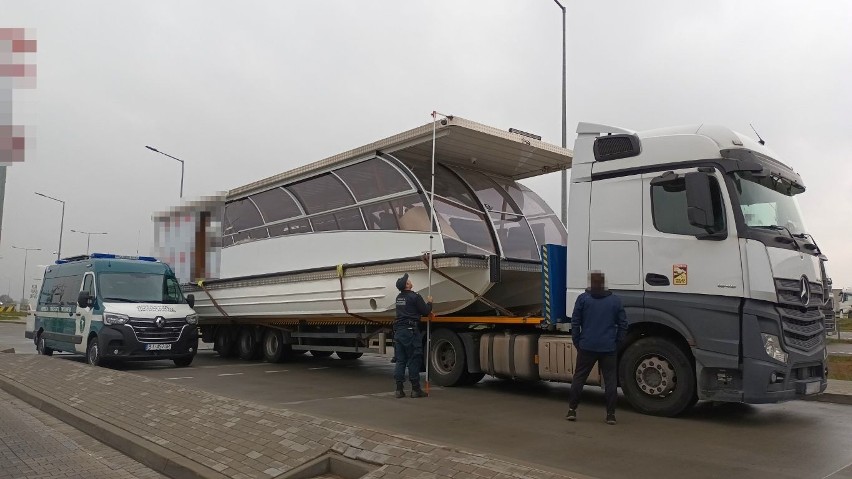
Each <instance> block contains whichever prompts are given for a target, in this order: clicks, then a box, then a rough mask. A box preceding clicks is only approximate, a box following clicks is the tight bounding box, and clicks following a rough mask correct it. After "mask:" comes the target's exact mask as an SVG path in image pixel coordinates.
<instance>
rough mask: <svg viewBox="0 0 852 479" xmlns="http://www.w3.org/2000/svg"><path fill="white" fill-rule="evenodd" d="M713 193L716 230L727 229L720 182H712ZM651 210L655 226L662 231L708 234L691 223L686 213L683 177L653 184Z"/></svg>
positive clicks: (692, 234)
mask: <svg viewBox="0 0 852 479" xmlns="http://www.w3.org/2000/svg"><path fill="white" fill-rule="evenodd" d="M710 189H711V192H712V194H713V220H714V223H715V226H716V231H722V230H724V229H725V208H724V207H723V202H722V191H721V190H720V189H719V183H718V182H717V181H716V179H715V178H713V179H712V180H711V182H710ZM651 211H652V215H653V218H654V227H655V228H656V229H657V231H659V232H661V233H671V234H676V235H688V236H700V235H703V234H706V231H704V230H703V229H702V228H697V227H695V226H692V225H691V224H689V219H688V217H687V214H686V182H685V181H684V179H683V178H679V179H677V180H675V181H671V182H668V183H665V184H661V185H654V186H651Z"/></svg>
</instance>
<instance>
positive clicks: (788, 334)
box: [778, 308, 825, 351]
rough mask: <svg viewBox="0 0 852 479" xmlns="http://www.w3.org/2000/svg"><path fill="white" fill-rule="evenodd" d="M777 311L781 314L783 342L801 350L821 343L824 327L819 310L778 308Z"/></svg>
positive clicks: (812, 347)
mask: <svg viewBox="0 0 852 479" xmlns="http://www.w3.org/2000/svg"><path fill="white" fill-rule="evenodd" d="M778 312H779V314H780V315H781V330H782V331H783V333H784V343H785V344H787V345H788V346H791V347H794V348H796V349H800V350H803V351H810V350H812V349H814V348H816V347H817V346H820V345H822V344H823V339H824V338H825V327H824V325H823V321H824V317H823V315H822V312H821V311H820V310H818V309H812V310H807V311H802V310H800V309H792V308H778Z"/></svg>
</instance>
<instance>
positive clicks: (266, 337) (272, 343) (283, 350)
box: [263, 328, 292, 363]
mask: <svg viewBox="0 0 852 479" xmlns="http://www.w3.org/2000/svg"><path fill="white" fill-rule="evenodd" d="M291 351H292V349H291V348H290V345H289V344H284V335H283V334H281V331H278V330H277V329H272V328H269V329H267V330H266V333H264V334H263V359H264V360H266V361H267V362H270V363H280V362H282V361H286V360H287V359H289V357H290V356H291Z"/></svg>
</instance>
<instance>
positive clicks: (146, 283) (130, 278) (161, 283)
mask: <svg viewBox="0 0 852 479" xmlns="http://www.w3.org/2000/svg"><path fill="white" fill-rule="evenodd" d="M98 291H99V293H100V296H101V298H102V299H103V300H104V301H107V302H110V301H116V302H124V303H161V304H186V300H185V299H184V297H183V294H182V293H181V291H180V285H179V284H178V282H177V280H176V279H175V278H174V277H173V276H164V275H162V274H156V273H100V274H99V275H98Z"/></svg>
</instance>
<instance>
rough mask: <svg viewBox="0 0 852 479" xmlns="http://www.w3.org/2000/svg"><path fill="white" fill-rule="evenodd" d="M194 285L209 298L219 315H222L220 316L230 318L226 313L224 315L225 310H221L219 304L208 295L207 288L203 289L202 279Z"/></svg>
mask: <svg viewBox="0 0 852 479" xmlns="http://www.w3.org/2000/svg"><path fill="white" fill-rule="evenodd" d="M195 284H197V285H198V287H199V288H201V290H202V291H204V292H205V293H206V294H207V297H208V298H210V301H211V302H212V303H213V306H215V307H216V309H217V310H219V312H220V313H222V316H224V317H226V318H228V317H230V316H228V313H226V312H225V310H224V309H222V307H221V306H219V303H217V302H216V300H215V299H214V298H213V296H212V295H211V294H210V291H208V290H207V288H205V287H204V280H203V279H199V280H198V282H197V283H195Z"/></svg>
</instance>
